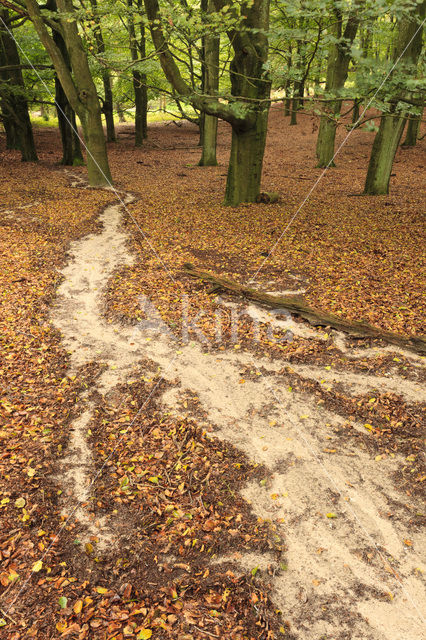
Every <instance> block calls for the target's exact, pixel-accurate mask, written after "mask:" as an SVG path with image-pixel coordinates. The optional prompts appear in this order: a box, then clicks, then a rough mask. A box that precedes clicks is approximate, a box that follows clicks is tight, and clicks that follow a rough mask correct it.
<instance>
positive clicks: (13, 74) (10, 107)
mask: <svg viewBox="0 0 426 640" xmlns="http://www.w3.org/2000/svg"><path fill="white" fill-rule="evenodd" d="M0 15H1V17H2V19H3V20H4V22H5V23H6V24H7V23H8V11H7V9H5V10H2V11H1V13H0ZM20 63H21V61H20V59H19V52H18V48H17V46H16V42H15V40H14V39H13V37H12V36H11V34H10V33H9V31H8V30H7V29H5V28H3V29H0V66H6V65H14V66H16V67H17V68H15V69H10V70H8V71H1V72H0V81H1V82H4V83H5V85H6V87H7V91H6V92H5V94H4V95H3V96H2V102H3V105H4V108H5V111H6V122H7V124H6V135H7V138H8V139H7V143H8V144H10V145H11V147H10V148H19V150H20V152H21V159H22V161H23V162H37V151H36V148H35V143H34V136H33V128H32V125H31V120H30V114H29V112H28V103H27V99H26V96H25V84H24V77H23V75H22V69H21V68H20V66H19V65H20Z"/></svg>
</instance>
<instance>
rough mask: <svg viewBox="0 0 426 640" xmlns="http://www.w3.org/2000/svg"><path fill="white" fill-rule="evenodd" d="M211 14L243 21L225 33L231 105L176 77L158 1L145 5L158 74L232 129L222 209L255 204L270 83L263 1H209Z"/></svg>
mask: <svg viewBox="0 0 426 640" xmlns="http://www.w3.org/2000/svg"><path fill="white" fill-rule="evenodd" d="M213 3H214V7H215V10H216V12H221V11H222V10H223V8H224V7H225V6H226V7H228V9H229V10H230V12H231V14H234V15H235V17H238V18H241V17H243V18H244V28H241V29H240V28H236V29H235V30H231V31H229V32H228V37H229V39H230V42H231V46H232V48H233V51H234V57H233V60H232V62H231V66H230V78H231V94H232V99H230V100H229V101H227V103H226V104H225V103H223V102H221V101H219V99H218V98H216V97H214V96H205V95H203V94H200V93H197V91H195V89H194V87H192V86H191V85H190V84H188V83H187V82H185V80H184V79H183V78H182V75H181V73H180V70H179V67H178V65H177V62H176V59H175V58H174V56H173V54H172V52H171V49H170V47H169V45H168V42H167V40H166V38H165V33H164V31H163V28H162V18H161V13H160V7H159V4H158V0H145V10H146V13H147V16H148V19H149V24H150V30H151V35H152V39H153V42H154V46H155V49H156V51H157V52H158V56H159V59H160V62H161V66H162V68H163V71H164V73H165V75H166V77H167V79H168V80H169V82H170V83H171V84H172V86H173V88H174V89H175V91H176V93H177V94H178V95H179V96H182V97H185V99H186V101H187V102H189V103H190V104H192V106H193V107H194V108H196V109H198V110H199V111H201V112H203V113H206V114H208V115H210V116H215V117H219V118H222V119H223V120H226V121H227V122H229V124H230V125H231V126H232V132H233V133H232V148H231V156H230V160H229V167H228V179H227V186H226V193H225V204H227V205H238V204H240V202H255V201H256V198H257V196H258V194H259V192H260V178H261V170H262V164H263V153H264V149H265V139H266V125H267V119H268V112H269V104H270V100H269V98H270V88H271V81H270V78H269V74H268V71H267V68H266V62H267V59H268V39H267V35H266V34H267V33H268V29H269V0H253V1H252V2H251V3H247V4H246V3H243V4H241V5H239V4H238V3H232V5H228V4H226V3H225V2H224V0H213Z"/></svg>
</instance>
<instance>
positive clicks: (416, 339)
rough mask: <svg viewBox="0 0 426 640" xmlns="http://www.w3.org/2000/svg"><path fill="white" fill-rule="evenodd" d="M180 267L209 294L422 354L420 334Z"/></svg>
mask: <svg viewBox="0 0 426 640" xmlns="http://www.w3.org/2000/svg"><path fill="white" fill-rule="evenodd" d="M183 268H184V270H185V273H186V274H187V275H189V276H191V277H193V278H198V279H200V280H203V281H204V282H209V283H210V284H211V285H213V286H212V288H211V289H210V290H209V293H216V292H217V291H226V292H227V293H231V294H233V295H237V296H241V297H243V298H247V299H249V300H254V301H255V302H258V303H259V304H263V305H266V306H268V307H273V308H275V309H280V308H282V309H287V310H288V311H290V312H292V313H294V314H295V315H297V316H300V317H301V318H303V319H304V320H307V321H308V322H309V323H310V324H311V325H312V326H314V327H331V328H332V329H336V330H337V331H343V332H344V333H347V334H348V335H350V336H353V337H355V338H378V339H380V340H385V341H386V342H389V343H390V344H394V345H396V346H398V347H401V348H403V349H408V350H410V351H414V352H415V353H418V354H420V355H425V354H426V338H425V337H424V336H403V335H400V334H398V333H393V332H391V331H383V330H382V329H379V328H377V327H374V326H373V325H371V324H368V323H367V322H363V321H351V320H345V318H339V316H335V315H333V314H331V313H325V312H323V311H320V310H319V309H314V308H312V307H310V306H309V305H307V304H306V302H305V300H304V298H303V296H300V295H294V296H275V295H270V294H269V293H264V292H263V291H258V290H257V289H253V288H251V287H246V286H244V285H241V284H239V283H238V282H235V281H234V280H230V279H229V278H223V277H221V276H218V275H215V274H213V273H209V272H208V271H201V270H200V269H197V268H196V267H194V265H193V264H191V263H189V262H186V263H185V264H184V265H183Z"/></svg>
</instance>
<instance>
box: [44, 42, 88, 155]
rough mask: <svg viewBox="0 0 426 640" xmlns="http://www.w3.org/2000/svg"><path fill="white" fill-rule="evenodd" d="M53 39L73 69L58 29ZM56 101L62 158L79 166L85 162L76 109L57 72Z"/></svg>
mask: <svg viewBox="0 0 426 640" xmlns="http://www.w3.org/2000/svg"><path fill="white" fill-rule="evenodd" d="M52 37H53V41H54V43H55V44H56V46H57V47H58V49H59V50H60V52H61V55H62V57H63V59H64V61H65V63H66V64H67V66H68V69H69V70H71V63H70V60H69V55H68V51H67V47H66V45H65V41H64V39H63V37H62V36H61V34H60V33H59V32H58V31H53V32H52ZM55 103H56V112H57V114H58V125H59V131H60V134H61V141H62V160H61V164H63V165H65V166H77V165H81V164H84V159H83V154H82V152H81V146H80V139H79V137H78V132H77V125H76V120H75V113H74V109H73V108H72V107H71V105H70V103H69V101H68V98H67V96H66V94H65V91H64V90H63V88H62V85H61V82H60V80H59V78H58V75H57V74H55Z"/></svg>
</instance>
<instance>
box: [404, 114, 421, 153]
mask: <svg viewBox="0 0 426 640" xmlns="http://www.w3.org/2000/svg"><path fill="white" fill-rule="evenodd" d="M407 120H408V123H407V133H406V135H405V140H404V142H403V143H402V146H403V147H415V146H416V144H417V138H418V136H419V130H420V123H421V121H422V114H421V113H419V114H418V115H416V116H414V115H411V116H410V117H409V118H407Z"/></svg>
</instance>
